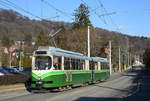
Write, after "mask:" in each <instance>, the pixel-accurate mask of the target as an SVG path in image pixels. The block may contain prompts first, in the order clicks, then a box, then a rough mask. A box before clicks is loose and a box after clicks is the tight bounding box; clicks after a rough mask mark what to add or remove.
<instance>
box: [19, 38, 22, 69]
mask: <svg viewBox="0 0 150 101" xmlns="http://www.w3.org/2000/svg"><path fill="white" fill-rule="evenodd" d="M19 46H20V52H19V53H20V55H19V56H20V57H19V58H20V60H19V68H21V49H22V47H21V46H22V43H21V41H20V42H19Z"/></svg>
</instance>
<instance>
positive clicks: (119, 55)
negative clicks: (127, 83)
mask: <svg viewBox="0 0 150 101" xmlns="http://www.w3.org/2000/svg"><path fill="white" fill-rule="evenodd" d="M119 72H121V63H120V47H119Z"/></svg>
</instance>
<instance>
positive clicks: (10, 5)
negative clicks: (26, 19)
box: [0, 0, 54, 20]
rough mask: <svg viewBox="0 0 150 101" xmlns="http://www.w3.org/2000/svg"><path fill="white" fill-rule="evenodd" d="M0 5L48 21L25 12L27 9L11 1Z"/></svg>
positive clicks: (7, 0) (6, 0)
mask: <svg viewBox="0 0 150 101" xmlns="http://www.w3.org/2000/svg"><path fill="white" fill-rule="evenodd" d="M0 5H2V6H4V7H6V8H15V9H17V10H20V11H23V12H25V13H27V14H29V15H31V16H33V17H35V18H38V19H41V20H46V19H43V18H42V17H40V16H37V15H34V14H33V13H31V12H29V11H28V10H25V9H23V8H21V7H19V6H18V5H16V4H15V3H13V2H11V1H9V0H5V1H0ZM52 18H54V17H51V18H49V19H52Z"/></svg>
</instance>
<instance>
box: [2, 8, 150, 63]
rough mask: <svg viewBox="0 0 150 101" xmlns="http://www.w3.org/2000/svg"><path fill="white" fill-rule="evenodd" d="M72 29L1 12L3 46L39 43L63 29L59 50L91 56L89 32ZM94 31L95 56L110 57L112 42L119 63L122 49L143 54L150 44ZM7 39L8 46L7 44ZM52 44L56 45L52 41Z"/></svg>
mask: <svg viewBox="0 0 150 101" xmlns="http://www.w3.org/2000/svg"><path fill="white" fill-rule="evenodd" d="M72 25H73V24H72V23H67V22H53V21H46V20H42V21H39V20H31V19H29V18H28V17H25V16H22V15H21V14H19V13H17V12H15V11H13V10H5V9H0V40H1V41H0V45H1V46H6V47H10V45H12V44H14V41H15V40H25V43H29V42H31V41H35V42H39V41H37V40H38V39H37V38H38V36H39V34H40V32H41V33H45V34H46V37H48V34H49V33H50V32H51V31H52V30H54V31H57V30H58V29H60V28H61V29H62V30H61V31H60V32H59V33H58V34H57V35H56V36H55V41H56V44H57V47H59V48H64V49H68V50H72V51H77V52H81V53H83V54H85V55H87V28H82V29H78V30H77V29H72ZM90 31H91V55H92V56H103V57H106V54H105V53H104V48H106V47H108V41H109V40H111V41H112V52H113V56H114V57H113V58H114V59H113V61H115V60H116V61H117V58H118V57H117V56H118V47H119V46H120V47H121V49H122V51H130V52H131V53H133V54H142V53H143V50H144V49H145V48H146V47H147V46H148V45H149V44H150V38H146V37H133V36H128V35H125V34H122V33H118V32H112V31H108V30H106V29H101V28H95V27H91V28H90ZM6 39H7V42H8V43H6V42H5V40H6ZM43 40H44V39H43ZM41 41H42V40H41ZM48 43H49V45H53V44H52V43H51V41H50V39H49V42H48ZM37 44H38V43H37Z"/></svg>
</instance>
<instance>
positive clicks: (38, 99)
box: [0, 66, 150, 101]
mask: <svg viewBox="0 0 150 101" xmlns="http://www.w3.org/2000/svg"><path fill="white" fill-rule="evenodd" d="M142 68H143V67H142V66H135V67H134V69H132V70H127V71H126V72H124V73H117V74H114V75H112V76H111V77H110V79H109V80H108V81H106V82H101V83H98V84H93V85H88V86H86V87H76V88H74V89H72V90H68V91H64V92H50V93H36V94H31V93H29V92H27V91H17V92H11V93H5V94H0V101H138V98H137V97H136V96H138V95H137V94H138V93H139V91H140V89H142V88H143V87H142V85H144V81H143V79H144V77H145V76H144V75H147V74H145V72H144V70H143V69H142ZM146 77H147V76H146ZM149 81H150V80H149ZM146 87H147V86H146ZM143 91H144V90H143ZM141 93H142V92H140V93H139V95H140V94H141ZM147 93H148V92H147ZM139 97H140V96H139ZM136 99H137V100H136ZM139 101H141V100H139ZM142 101H143V100H142ZM145 101H146V100H145ZM147 101H149V100H147Z"/></svg>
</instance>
